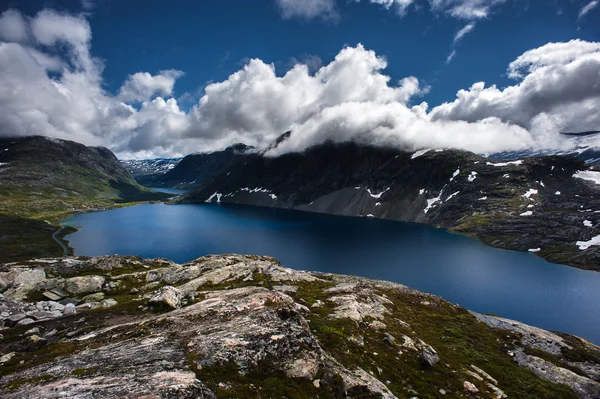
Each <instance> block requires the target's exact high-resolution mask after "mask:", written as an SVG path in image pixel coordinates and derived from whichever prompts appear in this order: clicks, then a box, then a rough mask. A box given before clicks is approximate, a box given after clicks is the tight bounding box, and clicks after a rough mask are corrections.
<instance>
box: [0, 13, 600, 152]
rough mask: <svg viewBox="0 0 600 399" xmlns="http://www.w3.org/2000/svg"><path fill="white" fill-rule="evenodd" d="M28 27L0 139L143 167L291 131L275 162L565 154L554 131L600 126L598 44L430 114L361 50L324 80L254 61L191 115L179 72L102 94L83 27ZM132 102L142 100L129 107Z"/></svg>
mask: <svg viewBox="0 0 600 399" xmlns="http://www.w3.org/2000/svg"><path fill="white" fill-rule="evenodd" d="M13 17H14V16H13ZM21 18H22V19H23V20H24V21H25V22H26V26H25V31H26V32H29V31H31V32H32V33H31V39H30V40H28V41H25V42H11V43H0V104H1V105H2V106H1V107H0V136H13V135H29V134H41V135H46V136H51V137H60V138H65V139H71V140H75V141H79V142H83V143H85V144H88V145H105V146H107V147H109V148H111V149H112V150H114V151H116V152H117V153H119V154H120V155H122V156H128V157H140V156H150V155H152V156H173V155H183V154H186V153H190V152H194V151H203V150H211V149H216V148H222V147H224V146H227V145H230V144H233V143H236V142H244V143H247V144H251V145H258V146H263V147H264V146H266V145H268V144H270V143H271V142H272V140H274V139H275V138H276V137H277V136H279V135H280V134H281V133H283V132H285V131H286V130H288V129H290V128H291V129H292V130H293V133H292V135H291V137H290V138H289V139H288V140H286V142H284V144H283V145H282V146H281V147H279V148H278V149H277V150H276V151H278V152H283V151H295V150H302V149H304V148H306V147H308V146H310V145H313V144H317V143H322V142H324V141H326V140H333V141H347V140H354V141H357V142H363V143H370V144H388V145H394V146H398V147H402V148H406V149H409V150H413V149H419V148H440V147H444V148H448V147H452V148H460V149H466V150H471V151H476V152H495V151H509V150H524V149H529V148H546V147H554V148H559V147H561V146H562V145H563V144H564V141H563V140H564V139H561V136H559V135H558V131H559V130H560V129H566V130H571V131H576V130H587V129H590V128H597V126H600V120H599V118H600V116H599V114H598V112H597V110H598V108H600V81H599V80H600V43H590V42H585V41H573V42H570V43H568V44H565V43H549V44H547V45H545V46H542V47H540V48H538V49H533V50H530V51H528V52H525V53H524V54H523V55H521V56H520V57H518V58H517V59H516V60H515V61H514V62H512V63H511V64H510V65H509V66H508V72H509V74H510V75H511V76H512V77H514V78H515V79H517V81H516V83H515V84H514V85H513V86H509V87H506V88H503V89H499V88H497V87H496V86H493V85H492V86H489V87H486V86H485V84H484V83H483V82H480V83H476V84H474V85H473V86H472V87H471V88H469V89H467V90H461V91H459V92H458V94H457V99H456V100H455V101H453V102H451V103H446V104H442V105H440V106H438V107H435V108H433V109H432V110H429V108H428V105H427V104H426V103H421V104H418V105H413V104H414V103H415V100H417V99H418V97H419V96H420V95H422V94H423V93H425V92H427V90H428V87H426V86H423V85H422V84H421V83H420V82H419V80H418V79H417V78H416V77H412V76H411V77H407V78H404V79H401V80H400V81H392V80H391V79H390V77H388V76H387V75H385V74H384V70H385V68H386V67H387V62H386V60H385V58H383V57H381V56H378V55H377V54H376V53H375V52H374V51H370V50H367V49H365V48H364V47H363V46H361V45H357V46H355V47H346V48H344V49H342V50H341V51H340V52H339V53H338V55H337V56H336V57H335V59H334V60H333V61H331V62H329V63H328V64H326V65H323V66H320V67H318V66H313V68H314V69H316V70H311V69H310V68H309V67H308V66H307V65H306V63H302V62H300V63H297V64H296V65H294V66H293V67H292V68H291V69H289V70H288V71H287V72H285V73H284V74H283V75H282V74H276V71H275V66H274V65H273V64H267V63H265V62H263V61H262V60H260V59H252V60H250V61H248V63H247V65H245V66H244V67H243V68H242V69H240V70H239V71H237V72H235V73H234V74H232V75H231V76H229V78H228V79H226V80H224V81H222V82H217V83H212V84H209V85H208V86H206V88H205V90H204V93H205V94H204V95H203V96H202V97H201V98H200V100H199V102H198V103H197V104H196V105H195V106H194V107H192V109H191V110H190V111H189V112H185V111H183V110H182V109H181V108H180V107H179V105H178V103H177V101H176V100H175V99H174V98H168V97H170V96H173V95H174V93H173V85H174V83H175V81H176V79H177V77H179V76H180V75H181V72H179V71H174V70H167V71H162V72H160V73H159V74H158V75H150V74H149V73H145V72H139V73H134V74H132V75H131V76H130V77H129V78H128V79H127V80H126V81H125V82H124V84H123V86H122V88H121V90H120V93H118V94H116V95H115V94H111V93H108V92H106V91H105V90H104V89H103V82H102V62H100V61H99V60H97V59H95V58H93V57H92V56H91V55H90V39H91V37H92V32H91V30H90V26H89V24H88V23H87V21H86V20H85V19H84V17H81V16H72V15H66V14H59V13H56V12H54V11H50V10H45V11H42V12H40V13H38V14H37V15H36V16H34V17H33V18H26V17H22V16H21ZM14 37H15V38H16V39H15V40H21V37H22V36H14ZM65 49H66V50H67V51H65ZM49 72H52V73H49ZM136 101H143V102H142V104H141V105H139V106H136V107H134V106H132V105H130V104H128V103H127V102H136ZM597 144H598V145H599V146H600V143H597Z"/></svg>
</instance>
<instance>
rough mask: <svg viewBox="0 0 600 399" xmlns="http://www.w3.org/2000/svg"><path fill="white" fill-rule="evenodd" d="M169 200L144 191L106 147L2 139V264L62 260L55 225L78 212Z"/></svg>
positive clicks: (0, 239)
mask: <svg viewBox="0 0 600 399" xmlns="http://www.w3.org/2000/svg"><path fill="white" fill-rule="evenodd" d="M167 196H168V195H166V194H162V193H156V192H153V191H151V190H149V189H147V188H144V187H142V186H140V185H139V184H138V183H137V182H136V181H135V180H134V179H133V177H132V176H131V174H130V173H129V172H128V171H127V170H126V169H125V168H124V167H123V165H121V163H120V162H119V161H118V159H117V158H116V157H115V155H114V154H113V153H112V152H110V151H109V150H108V149H106V148H102V147H86V146H84V145H82V144H79V143H75V142H72V141H65V140H57V139H50V138H46V137H39V136H33V137H21V138H0V260H2V261H8V260H16V259H23V258H28V257H32V256H47V255H55V256H56V255H61V254H62V253H63V250H62V248H61V247H60V245H59V244H58V243H57V242H56V241H55V240H54V239H53V237H52V235H53V233H54V232H56V231H57V229H58V228H59V227H58V226H56V225H53V224H51V223H55V222H56V221H58V220H61V219H63V218H65V217H67V216H69V215H72V214H73V213H75V212H81V211H92V210H101V209H106V208H108V207H114V206H117V205H118V204H122V203H125V202H131V201H149V200H160V199H164V198H166V197H167ZM67 232H68V230H67V231H65V230H61V232H60V233H59V235H64V234H66V233H67Z"/></svg>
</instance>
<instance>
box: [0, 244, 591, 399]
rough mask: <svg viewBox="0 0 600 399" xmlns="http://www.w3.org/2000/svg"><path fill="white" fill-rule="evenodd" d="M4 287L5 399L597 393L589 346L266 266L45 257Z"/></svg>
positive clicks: (400, 294) (237, 261)
mask: <svg viewBox="0 0 600 399" xmlns="http://www.w3.org/2000/svg"><path fill="white" fill-rule="evenodd" d="M0 282H2V285H0V291H2V292H3V296H2V297H0V307H1V308H2V310H3V312H5V313H2V315H3V316H2V321H1V322H2V324H4V325H5V326H7V327H8V328H5V329H4V330H3V331H2V336H1V337H0V353H3V354H4V355H3V356H2V357H0V364H1V365H2V367H0V396H2V397H3V398H7V399H11V398H35V399H45V398H58V397H94V398H116V397H131V398H134V397H135V398H142V397H144V398H150V397H152V398H158V397H160V398H172V399H185V398H283V397H287V398H356V399H358V398H361V399H362V398H384V399H395V398H411V397H412V398H414V397H420V398H433V397H448V398H466V397H469V398H497V399H501V398H519V399H527V398H536V399H539V398H553V399H558V398H582V399H592V398H598V397H599V396H600V382H598V381H599V380H600V348H598V347H597V346H595V345H592V344H590V343H588V342H586V341H584V340H581V339H579V338H576V337H573V336H570V335H566V334H559V333H553V332H549V331H545V330H541V329H538V328H535V327H530V326H527V325H525V324H522V323H519V322H516V321H512V320H506V319H502V318H498V317H494V316H485V315H481V314H477V313H471V312H469V311H468V310H465V309H463V308H461V307H460V306H458V305H454V304H451V303H448V302H446V301H444V300H443V299H441V298H439V297H436V296H433V295H430V294H424V293H421V292H418V291H415V290H411V289H409V288H407V287H405V286H402V285H400V284H395V283H390V282H385V281H375V280H369V279H366V278H359V277H352V276H342V275H334V274H324V273H311V272H304V271H296V270H292V269H287V268H285V267H283V266H281V265H280V264H279V263H278V262H277V261H276V260H275V259H273V258H268V257H259V256H240V255H218V256H207V257H203V258H199V259H196V260H194V261H192V262H190V263H187V264H185V265H178V264H175V263H172V262H169V261H167V260H164V259H141V258H137V257H118V256H109V257H98V258H91V259H82V258H63V259H42V260H34V261H28V262H21V263H18V264H12V265H0ZM7 314H8V316H7Z"/></svg>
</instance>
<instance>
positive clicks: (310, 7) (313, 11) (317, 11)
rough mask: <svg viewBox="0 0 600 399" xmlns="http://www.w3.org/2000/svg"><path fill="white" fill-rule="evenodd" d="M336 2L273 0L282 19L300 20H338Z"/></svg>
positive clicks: (325, 0) (327, 0) (324, 0)
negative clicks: (319, 18) (318, 18)
mask: <svg viewBox="0 0 600 399" xmlns="http://www.w3.org/2000/svg"><path fill="white" fill-rule="evenodd" d="M335 1H336V0H275V2H276V3H277V6H278V7H279V10H280V11H281V16H282V17H283V18H284V19H290V18H294V17H297V18H301V19H307V20H308V19H313V18H316V17H321V18H323V19H328V20H335V19H337V18H338V11H337V7H336V3H335Z"/></svg>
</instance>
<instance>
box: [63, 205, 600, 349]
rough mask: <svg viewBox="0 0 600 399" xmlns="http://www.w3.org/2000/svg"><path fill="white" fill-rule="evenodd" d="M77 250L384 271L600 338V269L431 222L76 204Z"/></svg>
mask: <svg viewBox="0 0 600 399" xmlns="http://www.w3.org/2000/svg"><path fill="white" fill-rule="evenodd" d="M64 223H65V224H67V225H71V226H77V227H80V230H79V231H77V232H76V233H74V234H71V235H68V236H67V237H66V238H67V239H68V240H69V241H70V244H71V246H72V247H73V248H74V249H75V254H76V255H87V256H96V255H108V254H120V255H138V256H141V257H164V258H168V259H171V260H173V261H175V262H178V263H183V262H187V261H190V260H192V259H195V258H197V257H200V256H202V255H207V254H221V253H240V254H259V255H270V256H274V257H276V258H278V259H279V260H280V261H281V263H282V264H283V265H284V266H287V267H291V268H294V269H303V270H312V271H323V272H331V273H341V274H353V275H358V276H364V277H371V278H377V279H382V280H390V281H394V282H398V283H401V284H405V285H407V286H409V287H411V288H415V289H418V290H420V291H424V292H430V293H433V294H436V295H439V296H441V297H443V298H445V299H447V300H449V301H451V302H455V303H458V304H460V305H461V306H464V307H465V308H468V309H471V310H474V311H477V312H481V313H493V314H496V315H500V316H503V317H508V318H511V319H516V320H519V321H522V322H525V323H527V324H531V325H534V326H537V327H542V328H546V329H550V330H557V331H563V332H568V333H571V334H575V335H579V336H581V337H583V338H586V339H588V340H590V341H592V342H594V343H596V344H600V273H598V272H591V271H584V270H579V269H575V268H572V267H567V266H563V265H557V264H552V263H548V262H546V261H544V260H543V259H541V258H539V257H536V256H535V255H533V254H530V253H520V252H513V251H506V250H501V249H495V248H491V247H488V246H485V245H483V244H481V243H480V242H479V241H477V240H474V239H471V238H468V237H465V236H461V235H457V234H451V233H449V232H447V231H445V230H442V229H435V228H432V227H429V226H425V225H421V224H415V223H403V222H394V221H388V220H380V219H374V218H354V217H342V216H333V215H323V214H316V213H308V212H299V211H291V210H282V209H271V208H258V207H248V206H241V205H224V204H197V205H165V204H148V205H139V206H133V207H128V208H121V209H115V210H110V211H103V212H94V213H87V214H79V215H76V216H73V217H72V218H69V219H67V220H65V221H64Z"/></svg>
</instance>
